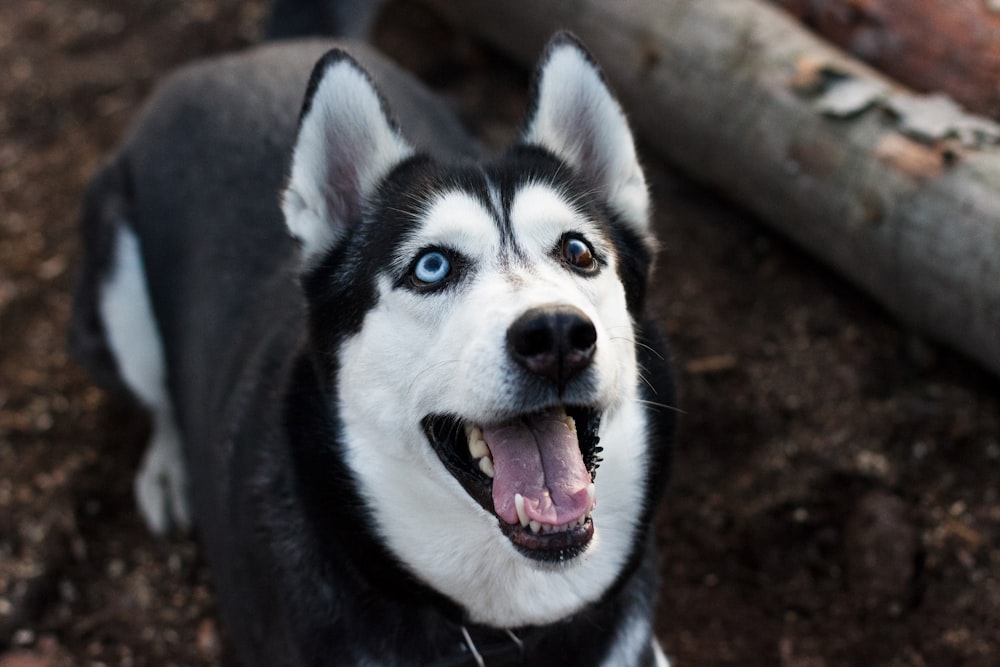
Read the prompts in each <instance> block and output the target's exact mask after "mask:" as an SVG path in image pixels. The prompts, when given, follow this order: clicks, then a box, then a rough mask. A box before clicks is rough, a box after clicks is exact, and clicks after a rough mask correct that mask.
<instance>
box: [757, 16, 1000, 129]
mask: <svg viewBox="0 0 1000 667" xmlns="http://www.w3.org/2000/svg"><path fill="white" fill-rule="evenodd" d="M770 1H771V2H773V3H775V4H776V5H778V6H780V7H782V8H784V9H785V10H787V11H789V12H791V14H792V15H793V16H795V17H796V18H797V19H799V20H800V21H801V22H802V23H803V24H805V25H806V26H808V27H809V28H810V29H812V30H814V31H815V32H816V33H818V34H819V35H821V36H822V37H824V38H825V39H827V40H829V41H831V42H833V43H834V44H836V45H838V46H840V47H841V48H843V49H845V50H846V51H848V52H849V53H850V54H851V55H853V56H855V57H857V58H859V59H861V60H863V61H865V62H866V63H868V64H870V65H872V66H873V67H875V68H876V69H878V70H879V71H881V72H884V73H885V74H888V75H889V76H891V77H892V78H894V79H896V80H897V81H899V82H900V83H903V84H905V85H907V86H910V87H911V88H914V89H915V90H920V91H924V92H930V91H940V92H943V93H947V94H948V95H949V96H951V97H953V98H954V99H955V100H957V101H958V102H959V103H961V104H962V106H964V107H965V108H967V109H969V110H970V111H973V112H975V113H980V114H983V115H986V116H991V117H993V118H1000V1H998V0H824V1H823V2H816V0H770Z"/></svg>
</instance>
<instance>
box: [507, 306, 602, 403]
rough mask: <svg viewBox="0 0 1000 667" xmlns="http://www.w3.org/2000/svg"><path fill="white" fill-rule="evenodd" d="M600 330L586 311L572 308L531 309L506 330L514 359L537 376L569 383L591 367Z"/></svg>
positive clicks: (564, 384) (563, 383)
mask: <svg viewBox="0 0 1000 667" xmlns="http://www.w3.org/2000/svg"><path fill="white" fill-rule="evenodd" d="M595 343H597V330H596V329H595V328H594V323H593V322H591V321H590V318H588V317H587V316H586V315H584V313H583V311H581V310H580V309H578V308H573V307H572V306H543V307H540V308H532V309H531V310H529V311H527V312H526V313H524V314H523V315H521V316H520V317H519V318H517V319H516V320H515V321H514V323H513V324H512V325H510V328H509V329H507V347H508V349H509V350H510V355H511V357H513V358H514V360H515V361H516V362H517V363H518V364H520V365H521V366H523V367H524V368H526V369H528V370H529V371H531V372H532V373H534V374H535V375H539V376H541V377H543V378H546V379H548V380H550V381H552V382H554V383H555V384H556V386H558V387H559V391H560V392H561V391H562V390H563V389H564V388H565V387H566V383H567V382H569V381H570V380H571V379H573V377H574V376H575V375H576V374H577V373H579V372H580V371H582V370H583V369H585V368H586V367H587V366H589V365H590V362H591V360H592V359H593V358H594V345H595Z"/></svg>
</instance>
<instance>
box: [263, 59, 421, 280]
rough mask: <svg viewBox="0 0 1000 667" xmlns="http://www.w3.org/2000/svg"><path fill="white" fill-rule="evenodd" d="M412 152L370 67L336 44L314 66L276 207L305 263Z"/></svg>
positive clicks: (354, 219)
mask: <svg viewBox="0 0 1000 667" xmlns="http://www.w3.org/2000/svg"><path fill="white" fill-rule="evenodd" d="M411 153H412V149H411V148H410V146H409V145H408V144H407V143H406V141H405V140H404V139H403V138H402V137H401V136H400V134H399V131H398V129H397V128H396V125H395V123H393V121H392V120H391V119H390V118H389V115H388V113H387V111H386V109H385V104H384V102H383V100H382V97H381V96H380V95H379V93H378V91H377V90H376V89H375V86H374V84H373V83H372V81H371V79H370V78H369V77H368V74H367V73H366V72H365V71H364V70H363V69H362V68H361V66H360V65H358V63H357V62H356V61H355V60H354V59H353V58H351V57H350V56H349V55H347V54H346V53H344V52H343V51H340V50H333V51H330V52H329V53H327V54H326V55H325V56H323V58H321V59H320V61H319V62H318V63H317V64H316V66H315V67H314V68H313V72H312V77H311V78H310V80H309V87H308V88H307V90H306V98H305V103H304V104H303V107H302V113H301V115H300V117H299V129H298V137H297V138H296V140H295V149H294V152H293V154H292V168H291V174H290V176H289V179H288V186H287V188H286V189H285V192H284V195H283V196H282V202H281V207H282V211H283V212H284V214H285V223H286V224H287V225H288V229H289V230H290V231H291V233H292V235H293V236H295V237H296V238H298V239H299V241H300V242H301V244H302V253H303V257H304V259H305V261H306V264H307V265H308V264H309V263H311V262H313V261H315V260H316V259H317V258H318V257H320V256H321V254H322V252H323V251H325V250H327V249H329V248H330V247H331V246H333V245H334V244H335V243H336V242H337V241H338V239H340V237H341V236H342V235H343V233H344V232H345V231H346V230H347V228H348V227H349V226H351V225H354V224H357V222H358V220H359V218H360V216H361V210H362V206H363V204H364V201H365V199H366V198H367V197H369V196H371V194H372V193H373V191H374V189H375V186H376V185H378V182H379V181H380V180H381V178H382V177H383V176H385V175H386V174H387V173H388V172H389V171H390V170H391V169H392V167H393V166H395V165H396V164H397V163H398V162H399V161H400V160H402V159H404V158H406V157H407V156H409V155H410V154H411Z"/></svg>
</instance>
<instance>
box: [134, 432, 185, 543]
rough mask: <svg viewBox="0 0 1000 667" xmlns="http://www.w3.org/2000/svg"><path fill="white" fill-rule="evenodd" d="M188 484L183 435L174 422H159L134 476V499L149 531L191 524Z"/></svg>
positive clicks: (160, 532)
mask: <svg viewBox="0 0 1000 667" xmlns="http://www.w3.org/2000/svg"><path fill="white" fill-rule="evenodd" d="M187 486H188V485H187V470H186V469H185V467H184V455H183V451H182V449H181V442H180V437H179V435H178V433H177V431H176V430H175V429H174V427H173V424H169V425H165V424H162V423H159V424H157V425H156V428H155V431H154V433H153V437H152V439H151V440H150V443H149V448H148V449H147V450H146V455H145V456H144V457H143V460H142V465H141V466H140V467H139V472H138V473H137V474H136V476H135V500H136V503H137V504H138V506H139V512H140V513H141V514H142V516H143V518H144V519H145V520H146V525H147V526H148V527H149V530H150V531H152V532H153V533H155V534H156V535H164V534H166V532H167V531H168V530H170V528H172V527H173V528H179V529H181V530H183V531H187V530H188V528H190V526H191V513H190V510H189V508H188V497H187V491H188V489H187Z"/></svg>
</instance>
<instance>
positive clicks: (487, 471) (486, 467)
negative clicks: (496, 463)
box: [479, 456, 495, 479]
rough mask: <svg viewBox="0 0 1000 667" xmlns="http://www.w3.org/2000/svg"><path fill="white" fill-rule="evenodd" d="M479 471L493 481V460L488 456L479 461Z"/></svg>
mask: <svg viewBox="0 0 1000 667" xmlns="http://www.w3.org/2000/svg"><path fill="white" fill-rule="evenodd" d="M479 469H480V470H482V471H483V474H484V475H486V476H487V477H489V478H490V479H493V475H494V474H495V473H494V471H493V459H491V458H490V457H488V456H484V457H483V458H481V459H479Z"/></svg>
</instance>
